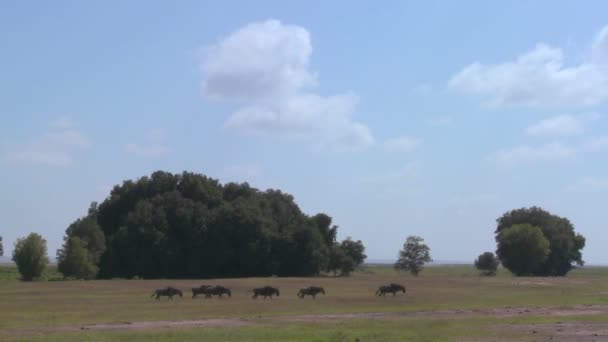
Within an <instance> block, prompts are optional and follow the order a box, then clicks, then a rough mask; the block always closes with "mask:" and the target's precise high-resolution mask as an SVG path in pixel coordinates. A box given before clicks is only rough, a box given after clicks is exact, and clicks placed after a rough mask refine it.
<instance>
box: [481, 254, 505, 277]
mask: <svg viewBox="0 0 608 342" xmlns="http://www.w3.org/2000/svg"><path fill="white" fill-rule="evenodd" d="M498 263H499V262H498V259H496V256H495V255H494V253H492V252H485V253H483V254H481V255H479V257H477V260H475V267H477V269H478V270H480V271H481V274H482V275H486V276H494V275H496V270H497V269H498Z"/></svg>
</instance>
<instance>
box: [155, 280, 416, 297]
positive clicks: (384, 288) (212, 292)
mask: <svg viewBox="0 0 608 342" xmlns="http://www.w3.org/2000/svg"><path fill="white" fill-rule="evenodd" d="M249 292H250V293H253V295H252V296H251V298H252V299H257V298H258V297H263V298H264V299H266V298H268V297H270V299H272V296H277V297H279V296H280V292H279V289H278V288H276V287H272V286H264V287H256V288H254V289H252V290H250V291H249ZM397 292H403V293H405V286H403V285H400V284H396V283H390V284H388V285H381V286H380V287H378V290H377V291H376V296H385V295H386V294H387V293H392V294H393V296H394V295H396V294H397ZM318 294H323V295H325V289H324V288H323V287H321V286H309V287H304V288H301V289H300V290H299V291H298V293H297V296H298V297H299V298H300V299H302V298H304V297H305V296H311V297H312V298H313V299H316V298H317V295H318ZM198 295H204V296H205V298H211V297H213V296H218V297H220V298H223V296H224V295H227V296H228V297H232V292H231V291H230V289H229V288H227V287H224V286H221V285H201V286H199V287H193V288H192V298H196V297H197V296H198ZM163 296H164V297H169V299H171V300H172V299H173V297H174V296H180V297H182V291H181V290H180V289H177V288H175V287H172V286H168V287H165V288H162V289H156V290H154V291H153V292H152V295H150V297H156V299H160V297H163Z"/></svg>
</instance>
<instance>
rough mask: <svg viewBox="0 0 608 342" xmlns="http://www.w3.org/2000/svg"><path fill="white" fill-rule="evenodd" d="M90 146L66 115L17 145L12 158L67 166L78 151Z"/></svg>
mask: <svg viewBox="0 0 608 342" xmlns="http://www.w3.org/2000/svg"><path fill="white" fill-rule="evenodd" d="M90 146H91V143H90V141H89V139H88V138H87V137H86V136H85V135H84V134H83V133H81V132H80V131H79V130H78V129H77V127H76V124H75V123H74V122H73V121H71V120H69V119H68V118H67V117H64V118H60V119H59V120H58V121H56V122H53V123H52V124H51V125H50V127H49V129H48V130H47V131H46V132H45V133H43V134H42V135H41V136H40V137H38V138H34V139H32V140H31V141H29V142H27V143H25V144H24V145H22V146H21V147H19V148H18V149H17V150H16V151H15V152H14V153H13V154H12V159H15V160H17V161H20V162H25V163H31V164H42V165H48V166H68V165H70V164H72V163H73V161H74V156H75V155H76V154H78V152H79V151H81V150H84V149H87V148H89V147H90Z"/></svg>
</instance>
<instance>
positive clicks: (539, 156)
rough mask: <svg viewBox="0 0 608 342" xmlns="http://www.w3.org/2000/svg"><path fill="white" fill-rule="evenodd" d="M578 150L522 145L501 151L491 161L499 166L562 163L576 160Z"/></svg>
mask: <svg viewBox="0 0 608 342" xmlns="http://www.w3.org/2000/svg"><path fill="white" fill-rule="evenodd" d="M575 155H576V149H575V148H573V147H569V146H566V145H563V144H561V143H549V144H545V145H540V146H529V145H521V146H516V147H512V148H505V149H502V150H499V151H498V152H496V153H495V154H494V155H492V156H490V157H489V159H490V160H491V161H494V162H496V163H498V164H503V165H504V164H506V165H514V164H517V163H521V162H539V161H560V160H568V159H572V158H574V156H575Z"/></svg>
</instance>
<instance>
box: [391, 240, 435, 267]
mask: <svg viewBox="0 0 608 342" xmlns="http://www.w3.org/2000/svg"><path fill="white" fill-rule="evenodd" d="M430 252H431V249H430V248H429V246H427V245H426V244H425V243H424V239H423V238H421V237H420V236H408V238H407V240H406V241H405V243H404V244H403V249H402V250H401V251H399V259H398V260H397V262H396V263H395V266H394V267H395V269H397V270H405V271H410V273H411V274H413V275H415V276H418V274H419V273H420V272H421V271H422V268H423V266H424V264H425V263H427V262H430V261H433V260H432V259H431V254H430Z"/></svg>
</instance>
